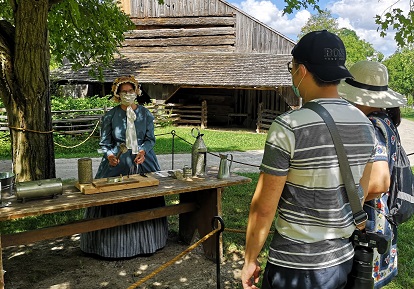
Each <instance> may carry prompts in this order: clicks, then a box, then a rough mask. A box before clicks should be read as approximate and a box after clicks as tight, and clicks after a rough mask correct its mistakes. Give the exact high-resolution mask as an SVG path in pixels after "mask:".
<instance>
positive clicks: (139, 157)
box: [134, 150, 145, 165]
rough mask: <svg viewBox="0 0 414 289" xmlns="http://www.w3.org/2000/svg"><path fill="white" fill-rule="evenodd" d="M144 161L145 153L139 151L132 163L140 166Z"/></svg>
mask: <svg viewBox="0 0 414 289" xmlns="http://www.w3.org/2000/svg"><path fill="white" fill-rule="evenodd" d="M144 161H145V151H144V150H140V151H139V152H138V153H137V156H136V157H135V159H134V163H136V164H137V165H139V164H142V163H143V162H144Z"/></svg>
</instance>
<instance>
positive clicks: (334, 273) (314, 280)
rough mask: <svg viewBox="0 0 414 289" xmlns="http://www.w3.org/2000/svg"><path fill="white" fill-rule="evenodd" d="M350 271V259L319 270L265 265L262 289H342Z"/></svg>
mask: <svg viewBox="0 0 414 289" xmlns="http://www.w3.org/2000/svg"><path fill="white" fill-rule="evenodd" d="M351 269H352V259H351V260H349V261H347V262H345V263H342V264H341V265H338V266H334V267H329V268H325V269H319V270H299V269H291V268H286V267H280V266H275V265H273V264H270V263H267V265H266V269H265V272H264V274H263V282H262V287H261V288H262V289H342V288H345V285H346V280H347V277H348V274H349V272H351Z"/></svg>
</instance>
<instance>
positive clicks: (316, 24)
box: [298, 10, 384, 67]
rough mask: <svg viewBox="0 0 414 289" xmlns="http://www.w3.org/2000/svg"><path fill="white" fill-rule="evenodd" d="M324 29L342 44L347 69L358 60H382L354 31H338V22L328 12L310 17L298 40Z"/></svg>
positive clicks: (379, 54) (381, 56) (370, 45)
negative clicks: (334, 35) (336, 36)
mask: <svg viewBox="0 0 414 289" xmlns="http://www.w3.org/2000/svg"><path fill="white" fill-rule="evenodd" d="M324 29H326V30H328V31H329V32H332V33H335V34H337V35H338V36H339V37H340V38H341V39H342V41H343V42H344V45H345V49H346V66H347V67H351V66H352V65H353V64H354V63H355V62H357V61H360V60H367V59H369V60H373V61H381V60H382V59H383V58H384V55H383V54H382V53H380V52H377V51H376V50H375V49H374V48H373V46H372V44H371V43H368V42H366V41H364V40H362V39H360V38H359V37H358V36H357V34H356V32H355V31H353V30H350V29H347V28H342V29H339V25H338V20H337V19H335V18H334V17H333V16H332V14H331V12H330V11H329V10H323V11H320V12H319V13H318V14H315V15H312V16H311V17H310V18H309V20H308V21H307V22H306V24H305V25H304V26H303V27H302V29H301V31H300V34H299V35H298V38H301V37H302V36H303V35H305V34H307V33H309V32H311V31H318V30H324Z"/></svg>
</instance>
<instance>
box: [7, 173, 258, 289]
mask: <svg viewBox="0 0 414 289" xmlns="http://www.w3.org/2000/svg"><path fill="white" fill-rule="evenodd" d="M151 176H153V177H156V178H158V179H159V180H160V184H159V185H158V186H151V187H143V188H136V189H128V190H121V191H115V192H106V193H99V194H92V195H85V194H82V193H81V192H79V190H78V189H76V187H75V186H70V185H68V186H64V191H63V195H60V196H58V198H56V199H42V200H28V201H26V202H25V203H21V202H17V201H16V200H12V201H11V205H10V206H8V207H4V208H0V222H1V221H6V220H14V219H19V218H23V217H28V216H39V215H45V214H51V213H57V212H63V211H70V210H76V209H82V208H87V207H93V206H100V205H106V204H114V203H121V202H128V201H132V200H140V199H145V198H152V197H158V196H168V195H179V200H180V202H179V204H176V205H170V206H168V205H167V206H165V207H161V208H156V209H150V210H145V211H139V212H133V213H128V214H123V215H116V216H111V217H105V218H100V219H91V220H81V221H78V222H75V223H70V224H63V225H58V226H54V227H48V228H42V229H37V230H33V231H27V232H22V233H15V234H8V235H2V236H1V242H0V289H3V288H4V278H3V277H4V276H3V264H2V259H1V256H2V251H1V248H2V247H8V246H15V245H27V244H30V243H33V242H37V241H41V240H48V239H55V238H59V237H64V236H70V235H73V234H79V233H85V232H89V231H92V230H91V228H93V229H94V230H100V229H105V228H110V227H115V226H119V225H124V224H130V223H134V222H137V221H145V220H150V219H155V218H160V217H165V216H170V215H176V214H179V236H180V238H181V240H182V241H184V242H186V243H188V244H189V243H191V242H192V240H193V238H194V236H195V234H196V232H197V231H198V233H199V235H200V237H202V236H204V235H206V234H208V233H209V232H211V231H212V224H211V222H212V219H213V217H214V216H220V215H221V194H222V191H223V189H224V188H225V187H229V186H233V185H239V184H244V183H249V182H251V179H249V178H246V177H242V176H238V175H234V174H233V175H232V176H231V177H230V178H228V179H217V178H216V176H217V174H216V173H215V174H210V175H207V177H206V178H204V179H201V178H198V179H197V178H192V179H191V181H189V180H178V179H173V178H171V177H166V178H164V177H159V176H157V175H156V174H151ZM214 239H215V238H210V239H208V240H207V241H205V242H204V243H203V248H204V252H205V255H206V256H207V257H208V258H209V259H212V260H215V258H216V242H215V241H214Z"/></svg>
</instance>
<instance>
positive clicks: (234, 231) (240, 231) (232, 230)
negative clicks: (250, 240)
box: [224, 228, 274, 234]
mask: <svg viewBox="0 0 414 289" xmlns="http://www.w3.org/2000/svg"><path fill="white" fill-rule="evenodd" d="M224 231H227V232H231V233H246V230H241V229H229V228H225V229H224ZM273 233H274V231H269V234H273Z"/></svg>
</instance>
